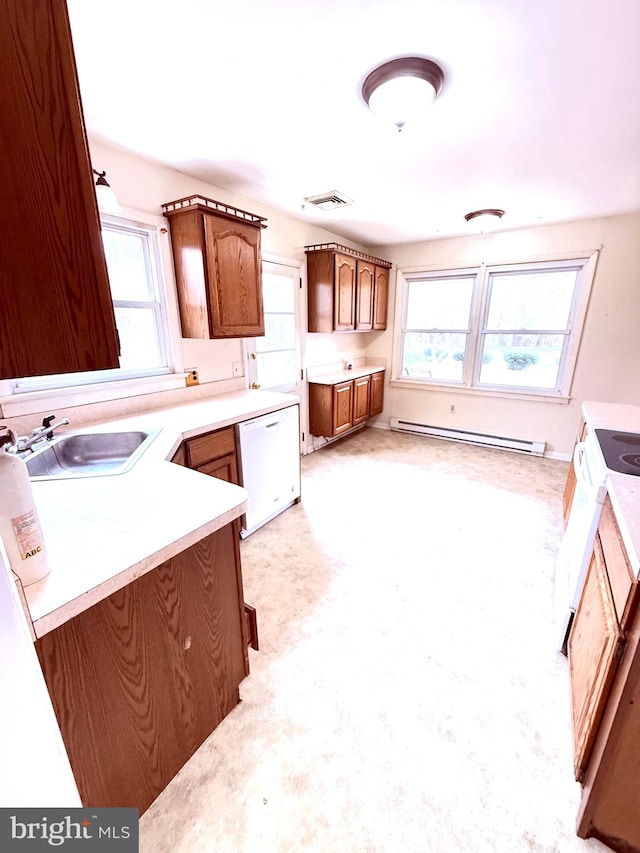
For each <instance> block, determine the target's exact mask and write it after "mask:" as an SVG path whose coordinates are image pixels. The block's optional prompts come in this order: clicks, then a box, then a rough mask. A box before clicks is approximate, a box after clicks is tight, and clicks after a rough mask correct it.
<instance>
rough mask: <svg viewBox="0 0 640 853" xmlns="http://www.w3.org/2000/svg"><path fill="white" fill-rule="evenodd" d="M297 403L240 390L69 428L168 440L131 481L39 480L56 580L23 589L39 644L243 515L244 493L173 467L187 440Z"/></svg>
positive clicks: (158, 442)
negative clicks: (140, 432)
mask: <svg viewBox="0 0 640 853" xmlns="http://www.w3.org/2000/svg"><path fill="white" fill-rule="evenodd" d="M298 402H299V399H298V397H297V396H295V395H291V394H281V393H276V392H270V391H234V392H231V393H229V394H221V395H218V396H213V397H211V398H208V399H205V400H199V401H198V402H196V403H191V404H183V405H180V406H171V407H164V408H158V409H149V410H148V411H145V412H142V413H136V414H135V415H133V416H131V417H120V418H118V419H116V420H109V421H104V422H100V423H94V424H91V425H86V426H83V427H81V428H80V427H78V428H74V425H73V424H70V425H69V427H67V429H66V430H65V432H99V431H103V432H107V431H114V430H116V431H117V430H130V429H151V428H158V427H159V428H160V432H159V434H158V435H157V436H156V437H155V438H154V439H153V441H152V442H151V444H150V445H149V447H148V448H147V449H146V450H145V452H144V453H143V455H142V456H141V457H140V459H139V460H138V462H137V463H136V464H135V465H134V467H133V468H132V469H131V470H130V471H128V472H126V473H124V474H118V475H115V476H103V477H91V478H76V479H68V480H42V481H37V480H36V481H33V482H32V486H33V493H34V497H35V501H36V506H37V508H38V514H39V516H40V521H41V524H42V530H43V535H44V540H45V544H46V547H47V551H48V554H49V562H50V565H51V572H50V574H49V575H48V576H47V577H45V578H43V579H42V580H41V581H39V582H38V583H36V584H32V585H30V586H27V587H24V598H25V600H26V605H27V608H28V611H29V612H28V616H29V618H30V619H31V622H32V624H33V628H34V632H35V636H36V638H39V637H42V636H44V635H45V634H47V633H48V632H50V631H52V630H54V629H55V628H57V627H59V626H60V625H62V624H64V623H65V622H67V621H68V620H69V619H72V618H73V617H75V616H77V615H78V614H79V613H82V612H83V611H85V610H87V609H88V608H89V607H92V606H93V605H94V604H97V603H98V602H99V601H102V600H103V599H104V598H106V597H108V596H109V595H112V594H113V593H114V592H116V591H117V590H119V589H122V588H123V587H125V586H126V585H127V584H129V583H131V582H132V581H134V580H136V579H137V578H139V577H141V576H142V575H143V574H145V573H146V572H149V571H151V570H152V569H154V568H156V567H157V566H159V565H161V564H162V563H163V562H166V561H167V560H169V559H171V558H172V557H174V556H176V555H177V554H179V553H180V552H181V551H184V550H185V549H186V548H189V547H191V546H192V545H194V544H195V543H196V542H198V541H200V540H201V539H203V538H204V537H205V536H208V535H210V534H211V533H215V531H217V530H220V529H221V528H222V527H225V526H226V525H227V524H230V523H231V522H232V521H233V520H234V519H236V518H239V517H240V516H241V515H242V514H243V513H244V511H245V510H246V507H247V499H248V493H247V491H246V490H245V489H243V488H242V487H240V486H237V485H234V484H231V483H227V482H225V481H223V480H218V479H216V478H215V477H209V476H207V475H205V474H201V473H198V472H197V471H193V470H190V469H188V468H184V467H182V466H180V465H175V464H173V463H172V462H170V461H169V460H170V459H171V458H172V456H173V454H174V452H175V450H176V449H177V448H178V446H179V445H180V443H181V442H182V441H183V440H184V439H185V438H191V437H193V436H196V435H201V434H203V433H206V432H210V431H212V430H217V429H223V428H224V427H227V426H232V425H234V424H237V423H241V422H243V421H246V420H251V419H253V418H255V417H259V416H261V415H264V414H268V413H269V412H273V411H277V410H279V409H283V408H287V407H289V406H292V405H296V404H298ZM18 583H19V582H18Z"/></svg>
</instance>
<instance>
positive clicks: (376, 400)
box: [309, 371, 384, 438]
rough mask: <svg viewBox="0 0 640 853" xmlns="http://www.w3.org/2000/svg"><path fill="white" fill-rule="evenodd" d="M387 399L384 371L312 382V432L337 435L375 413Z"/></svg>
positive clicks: (310, 409) (378, 412)
mask: <svg viewBox="0 0 640 853" xmlns="http://www.w3.org/2000/svg"><path fill="white" fill-rule="evenodd" d="M383 401H384V371H378V372H377V373H373V374H370V375H367V376H362V377H358V378H357V379H350V380H348V381H346V382H336V383H335V384H333V385H325V384H321V383H317V382H310V383H309V432H310V433H311V435H319V436H325V437H326V438H333V437H334V436H338V435H341V434H342V433H344V432H348V431H349V430H350V429H353V427H355V426H358V425H359V424H361V423H364V422H365V421H366V420H368V419H369V418H371V417H373V416H374V415H378V414H380V412H381V411H382V407H383Z"/></svg>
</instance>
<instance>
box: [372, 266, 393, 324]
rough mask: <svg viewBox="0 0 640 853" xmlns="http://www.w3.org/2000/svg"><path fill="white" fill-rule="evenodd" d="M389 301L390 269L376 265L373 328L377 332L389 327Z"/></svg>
mask: <svg viewBox="0 0 640 853" xmlns="http://www.w3.org/2000/svg"><path fill="white" fill-rule="evenodd" d="M388 303H389V270H388V268H387V267H379V266H376V271H375V281H374V287H373V328H374V330H375V331H376V332H378V331H383V330H384V329H386V328H387V306H388Z"/></svg>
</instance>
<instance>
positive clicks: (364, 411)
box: [353, 376, 371, 426]
mask: <svg viewBox="0 0 640 853" xmlns="http://www.w3.org/2000/svg"><path fill="white" fill-rule="evenodd" d="M370 397H371V377H370V376H361V377H360V378H359V379H354V380H353V426H356V425H357V424H361V423H362V422H363V421H366V420H367V419H368V417H369V404H370Z"/></svg>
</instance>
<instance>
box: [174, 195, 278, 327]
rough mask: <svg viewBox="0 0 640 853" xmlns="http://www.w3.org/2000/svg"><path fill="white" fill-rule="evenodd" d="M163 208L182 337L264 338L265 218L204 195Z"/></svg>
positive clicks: (190, 197)
mask: <svg viewBox="0 0 640 853" xmlns="http://www.w3.org/2000/svg"><path fill="white" fill-rule="evenodd" d="M162 207H163V211H164V215H165V216H166V217H167V218H168V220H169V229H170V232H171V248H172V252H173V263H174V268H175V274H176V286H177V290H178V304H179V307H180V322H181V326H182V336H183V337H185V338H241V337H255V336H260V335H264V312H263V306H262V255H261V239H260V232H261V229H262V228H264V227H265V224H264V223H265V220H264V218H263V217H261V216H256V215H255V214H253V213H248V212H247V211H244V210H240V209H239V208H236V207H231V206H230V205H226V204H223V203H222V202H218V201H214V200H213V199H208V198H205V197H203V196H189V197H188V198H184V199H178V200H177V201H172V202H167V203H166V204H163V205H162Z"/></svg>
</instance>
